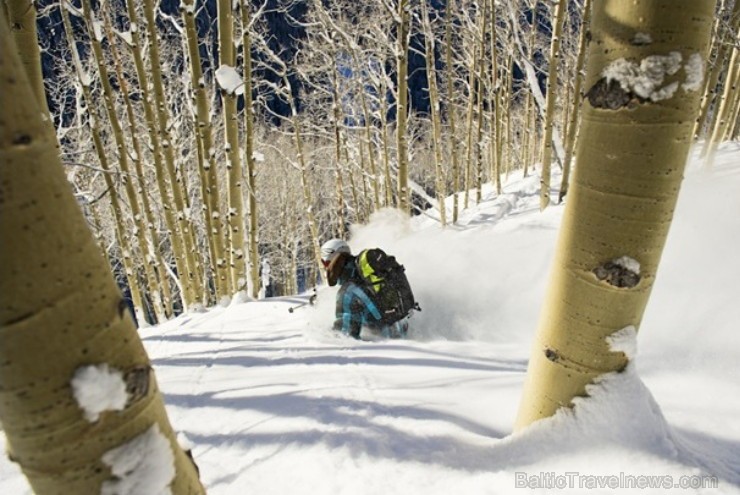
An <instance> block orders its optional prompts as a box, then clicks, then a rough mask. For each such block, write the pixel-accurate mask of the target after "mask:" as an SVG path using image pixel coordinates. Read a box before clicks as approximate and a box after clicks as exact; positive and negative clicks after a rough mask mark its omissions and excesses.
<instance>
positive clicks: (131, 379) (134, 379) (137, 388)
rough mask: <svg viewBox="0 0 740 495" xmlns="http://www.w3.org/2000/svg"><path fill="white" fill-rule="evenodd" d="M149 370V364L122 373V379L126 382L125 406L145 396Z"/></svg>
mask: <svg viewBox="0 0 740 495" xmlns="http://www.w3.org/2000/svg"><path fill="white" fill-rule="evenodd" d="M151 371H152V367H151V366H137V367H135V368H131V369H130V370H128V371H127V372H126V373H125V374H124V376H123V379H124V381H125V382H126V393H127V394H128V401H127V402H126V407H128V406H130V405H131V404H133V403H134V402H137V401H138V400H141V399H143V398H144V397H146V396H147V394H148V393H149V383H150V380H149V378H150V374H151Z"/></svg>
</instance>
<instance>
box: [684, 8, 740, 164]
mask: <svg viewBox="0 0 740 495" xmlns="http://www.w3.org/2000/svg"><path fill="white" fill-rule="evenodd" d="M722 4H723V7H722V8H721V9H720V10H719V15H718V16H717V20H716V23H715V29H714V38H713V42H714V44H716V45H717V54H716V56H715V58H714V63H713V64H712V70H711V72H710V75H709V77H708V78H707V80H706V84H705V85H704V91H703V92H702V94H703V97H702V102H701V113H700V115H699V118H698V119H697V120H696V127H695V128H694V136H695V137H701V135H702V134H703V131H704V128H705V126H706V123H707V118H708V117H709V109H710V108H711V107H712V103H713V102H714V98H715V96H716V93H717V83H718V82H719V77H720V75H721V74H722V71H723V69H724V67H725V59H726V58H727V53H728V52H729V51H730V49H731V48H732V43H729V42H727V40H725V39H724V38H725V36H724V30H725V27H724V25H723V23H722V21H723V20H724V19H723V15H722V11H723V10H724V4H725V2H724V1H723V2H722ZM727 26H729V29H728V34H729V36H730V37H732V35H733V33H737V32H738V29H740V2H738V1H737V0H736V1H735V5H734V6H733V9H732V13H731V14H730V19H729V21H728V23H727ZM710 51H711V50H708V51H707V53H708V55H707V58H709V55H710ZM710 132H711V129H710ZM702 152H703V151H702Z"/></svg>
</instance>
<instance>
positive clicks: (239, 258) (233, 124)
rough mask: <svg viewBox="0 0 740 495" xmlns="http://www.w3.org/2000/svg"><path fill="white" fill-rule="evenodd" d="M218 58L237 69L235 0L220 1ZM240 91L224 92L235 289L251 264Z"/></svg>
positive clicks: (242, 280) (240, 287)
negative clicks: (246, 236) (246, 250)
mask: <svg viewBox="0 0 740 495" xmlns="http://www.w3.org/2000/svg"><path fill="white" fill-rule="evenodd" d="M217 5H218V57H219V65H221V66H224V65H227V66H229V67H232V68H234V69H236V47H235V46H234V16H233V12H232V10H231V6H232V2H231V0H219V1H218V4H217ZM236 98H237V94H236V92H231V93H227V92H226V91H223V90H222V91H221V102H222V103H223V115H224V128H225V129H226V157H227V159H228V165H227V168H228V180H229V188H228V204H229V214H228V215H227V225H228V228H229V240H230V242H231V253H230V254H231V283H232V286H233V288H234V291H240V290H243V289H244V288H245V284H246V280H247V279H246V271H247V265H246V262H245V259H244V255H245V253H244V198H243V197H242V182H241V180H242V163H241V157H240V154H239V125H238V120H237V112H236Z"/></svg>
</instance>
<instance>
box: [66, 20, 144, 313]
mask: <svg viewBox="0 0 740 495" xmlns="http://www.w3.org/2000/svg"><path fill="white" fill-rule="evenodd" d="M61 10H62V21H63V23H64V30H65V33H66V36H67V42H68V45H69V49H70V52H71V53H72V62H73V65H74V67H75V70H76V73H77V77H78V80H79V82H80V87H81V88H82V94H83V100H84V102H85V106H86V107H87V111H88V117H89V126H90V131H91V133H92V137H93V145H94V147H95V152H96V154H97V156H98V160H99V161H100V167H101V168H102V169H103V170H104V174H103V178H104V180H105V185H106V188H107V189H108V191H110V201H111V209H112V210H113V218H114V220H115V234H116V241H117V243H118V245H119V246H120V248H121V261H122V263H123V270H124V272H125V274H126V282H127V284H128V287H129V290H130V291H131V300H132V302H133V305H134V312H135V314H136V319H137V321H138V322H139V323H140V324H142V323H144V322H146V321H147V319H146V316H145V315H146V308H145V307H144V302H143V298H142V295H141V290H140V288H139V282H138V280H137V277H136V269H135V267H134V262H133V259H132V258H131V254H132V249H131V242H130V236H129V229H127V228H126V221H125V219H124V215H123V210H122V209H121V204H120V202H119V200H118V192H117V190H116V186H115V184H114V183H113V179H112V177H111V173H112V171H111V170H110V167H109V165H108V158H107V157H106V155H105V146H104V144H103V140H102V138H101V136H100V128H99V124H98V119H97V115H96V111H95V107H94V106H93V99H92V96H91V94H90V82H91V81H90V77H89V76H86V75H84V74H83V72H82V64H81V62H80V57H79V54H78V53H77V45H76V44H75V41H74V38H73V36H72V25H71V23H70V22H69V13H68V12H67V10H66V9H64V8H63V9H61Z"/></svg>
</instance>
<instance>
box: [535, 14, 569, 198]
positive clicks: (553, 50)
mask: <svg viewBox="0 0 740 495" xmlns="http://www.w3.org/2000/svg"><path fill="white" fill-rule="evenodd" d="M555 1H556V2H557V5H556V7H555V15H554V19H553V28H552V41H551V43H550V59H549V63H548V69H547V70H548V72H547V103H546V109H545V133H544V137H543V142H542V173H541V176H540V211H541V210H544V209H545V208H547V206H548V205H549V204H550V166H551V162H552V126H553V125H554V122H555V91H556V90H557V87H558V64H559V63H560V36H561V33H562V31H563V19H564V17H565V15H564V13H565V11H566V8H565V7H566V5H567V3H568V0H555Z"/></svg>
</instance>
